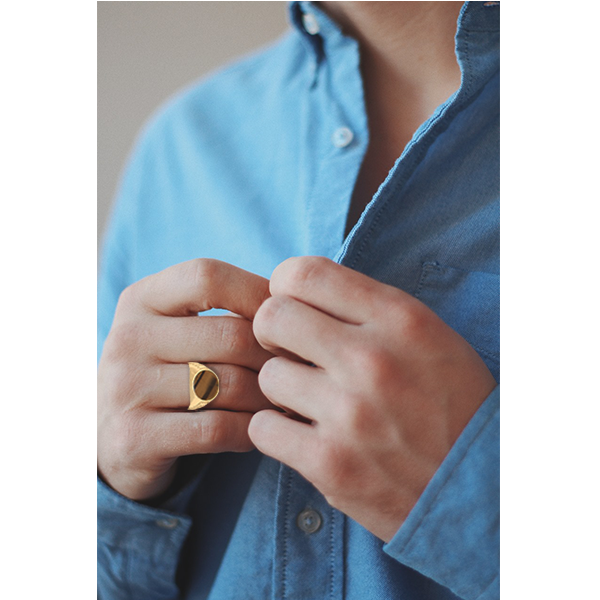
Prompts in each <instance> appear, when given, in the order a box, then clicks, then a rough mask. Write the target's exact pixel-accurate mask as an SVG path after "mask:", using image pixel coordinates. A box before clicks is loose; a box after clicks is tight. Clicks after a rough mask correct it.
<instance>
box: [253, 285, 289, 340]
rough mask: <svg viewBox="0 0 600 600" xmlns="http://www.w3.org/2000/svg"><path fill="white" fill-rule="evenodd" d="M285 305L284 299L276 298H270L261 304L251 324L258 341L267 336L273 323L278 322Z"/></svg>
mask: <svg viewBox="0 0 600 600" xmlns="http://www.w3.org/2000/svg"><path fill="white" fill-rule="evenodd" d="M286 304H287V301H286V299H285V298H281V297H278V296H271V297H270V298H267V299H266V300H265V301H264V302H263V303H262V304H261V306H260V308H259V309H258V311H257V313H256V316H255V317H254V323H253V329H254V333H255V335H256V337H257V338H258V339H261V338H265V337H267V336H268V334H269V332H270V331H271V329H272V328H273V326H274V323H276V322H277V321H279V320H280V318H281V314H282V311H283V310H284V308H285V305H286Z"/></svg>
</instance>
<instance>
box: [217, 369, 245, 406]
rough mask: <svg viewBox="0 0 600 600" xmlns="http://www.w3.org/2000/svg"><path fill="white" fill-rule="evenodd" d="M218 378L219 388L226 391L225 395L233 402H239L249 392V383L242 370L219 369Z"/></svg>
mask: <svg viewBox="0 0 600 600" xmlns="http://www.w3.org/2000/svg"><path fill="white" fill-rule="evenodd" d="M219 377H220V380H221V387H222V388H223V390H226V392H227V395H228V396H229V397H230V398H231V399H232V400H233V401H237V400H240V399H242V398H245V397H246V396H247V395H248V393H249V391H250V390H249V383H248V380H247V378H246V377H245V372H244V371H243V369H240V368H236V367H230V368H228V369H220V370H219Z"/></svg>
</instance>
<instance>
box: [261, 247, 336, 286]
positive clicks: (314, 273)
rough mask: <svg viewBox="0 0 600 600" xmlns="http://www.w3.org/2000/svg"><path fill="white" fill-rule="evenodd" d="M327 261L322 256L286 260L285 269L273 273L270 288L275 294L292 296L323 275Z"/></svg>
mask: <svg viewBox="0 0 600 600" xmlns="http://www.w3.org/2000/svg"><path fill="white" fill-rule="evenodd" d="M330 262H331V261H329V259H327V258H325V257H323V256H299V257H294V258H290V259H288V260H287V261H286V262H285V263H284V265H285V268H283V269H281V270H280V271H279V272H277V271H275V273H274V274H273V278H274V281H273V278H272V286H273V288H274V290H275V292H276V293H281V294H286V293H287V294H294V292H298V291H300V290H304V289H306V288H307V287H308V286H310V285H311V284H312V282H314V281H315V279H319V278H321V277H322V276H323V275H324V272H325V270H326V269H327V267H328V265H329V263H330Z"/></svg>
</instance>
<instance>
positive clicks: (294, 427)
mask: <svg viewBox="0 0 600 600" xmlns="http://www.w3.org/2000/svg"><path fill="white" fill-rule="evenodd" d="M248 435H249V436H250V440H251V441H252V443H253V444H254V445H255V446H256V448H258V450H260V452H262V453H263V454H266V455H267V456H271V457H272V458H274V459H276V460H279V461H281V462H282V463H285V464H286V465H288V466H289V467H292V468H293V469H296V470H298V471H299V472H300V473H302V474H304V473H305V468H304V466H305V464H306V461H307V460H308V459H309V458H310V457H312V456H313V455H314V448H315V444H316V442H317V437H316V430H315V428H314V427H313V426H312V425H310V424H306V423H301V422H300V421H296V420H294V419H292V418H290V417H288V416H286V415H284V414H282V413H279V412H277V411H275V410H262V411H260V412H258V413H256V414H255V415H254V416H253V417H252V420H251V421H250V426H249V427H248Z"/></svg>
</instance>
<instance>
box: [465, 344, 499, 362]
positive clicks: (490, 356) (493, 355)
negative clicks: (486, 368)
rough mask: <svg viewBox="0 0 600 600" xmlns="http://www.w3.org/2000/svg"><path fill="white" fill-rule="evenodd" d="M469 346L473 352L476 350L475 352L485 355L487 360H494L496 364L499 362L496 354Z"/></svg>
mask: <svg viewBox="0 0 600 600" xmlns="http://www.w3.org/2000/svg"><path fill="white" fill-rule="evenodd" d="M471 346H473V348H474V349H475V350H477V352H480V353H481V354H485V355H486V356H487V357H488V358H491V359H492V360H495V361H496V362H498V361H499V360H500V355H499V354H496V353H495V352H490V351H489V350H484V349H483V348H480V347H479V346H475V344H471Z"/></svg>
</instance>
